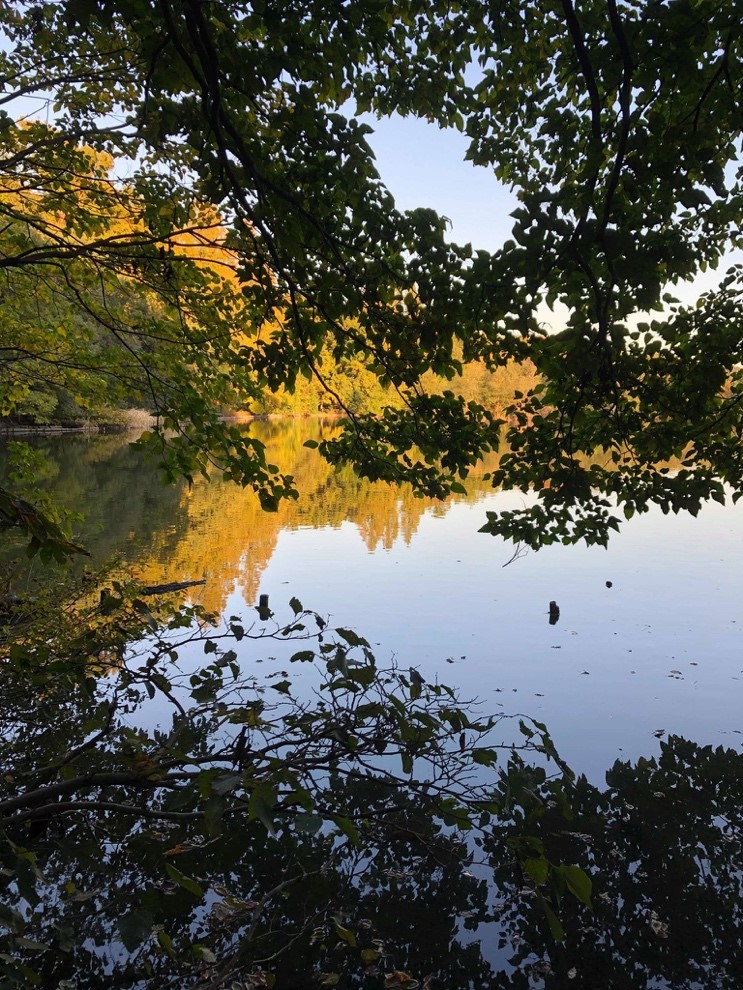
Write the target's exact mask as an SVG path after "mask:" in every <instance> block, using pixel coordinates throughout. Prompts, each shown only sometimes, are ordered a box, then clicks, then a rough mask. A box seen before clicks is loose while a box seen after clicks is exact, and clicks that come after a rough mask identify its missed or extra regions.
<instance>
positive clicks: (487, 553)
mask: <svg viewBox="0 0 743 990" xmlns="http://www.w3.org/2000/svg"><path fill="white" fill-rule="evenodd" d="M253 429H254V432H255V433H256V434H257V435H258V436H260V438H261V439H262V440H264V442H266V443H267V445H268V446H269V450H270V453H271V457H270V459H271V460H273V461H275V462H276V463H278V464H279V465H280V467H281V469H282V470H283V471H286V472H289V473H293V474H294V475H295V477H296V479H297V482H298V486H299V489H300V491H301V493H302V495H301V498H300V500H299V502H297V503H292V504H289V505H287V506H285V507H283V508H282V509H281V510H280V512H278V513H276V514H266V513H263V512H261V510H260V508H259V506H258V504H257V500H256V499H255V498H254V497H253V496H252V494H251V493H249V492H243V491H241V490H239V489H237V488H236V487H234V486H232V485H227V484H223V483H221V482H219V481H216V482H213V483H212V484H206V483H205V482H201V481H198V482H197V483H196V484H195V485H194V487H193V488H192V489H190V490H189V489H188V488H187V487H186V486H185V485H182V486H177V487H163V486H161V485H160V483H159V480H158V477H157V472H156V470H155V469H154V467H149V468H145V469H143V468H142V465H141V462H140V461H139V458H138V455H136V454H135V453H134V452H133V451H132V450H130V448H129V446H128V444H127V442H126V440H124V439H123V438H110V437H107V438H83V437H69V436H68V437H64V438H56V439H53V438H46V439H43V440H38V441H36V445H37V446H38V448H39V450H40V452H42V453H43V455H44V468H43V480H44V484H45V485H46V486H47V487H48V488H49V490H50V491H51V492H52V493H54V494H55V495H56V496H57V497H58V498H59V499H60V500H61V501H63V502H64V503H65V504H66V505H67V506H68V507H69V508H71V509H74V510H76V511H79V512H81V513H82V514H83V516H84V521H83V522H82V523H81V524H80V529H81V536H82V538H83V540H84V541H85V542H86V545H87V546H89V547H90V549H91V550H92V551H93V554H94V561H95V564H96V565H98V566H110V567H113V568H114V573H116V574H120V573H122V572H126V573H132V574H134V575H135V576H137V577H139V578H141V579H142V580H144V581H145V582H147V583H151V584H155V583H161V582H165V581H182V580H188V579H200V578H202V577H203V578H205V579H206V584H205V585H204V586H203V588H196V589H194V593H193V599H194V600H196V601H202V602H203V603H204V604H205V605H206V606H207V607H208V608H210V609H214V610H217V611H220V612H225V613H226V614H239V613H243V614H244V613H245V612H246V611H247V610H248V609H249V608H250V607H251V606H252V605H253V604H254V603H255V602H256V601H257V598H258V594H259V593H267V594H269V595H270V602H271V606H272V607H273V608H274V609H275V610H276V611H277V612H278V613H280V612H281V610H282V608H283V607H284V606H285V605H286V603H287V602H288V600H289V598H291V597H292V596H296V597H298V598H299V599H300V600H301V601H302V603H303V604H304V605H305V606H306V607H309V608H313V609H315V610H317V611H319V612H321V613H323V614H327V615H329V616H330V618H331V621H333V622H336V623H338V624H341V625H344V626H350V627H352V628H354V629H356V631H358V632H359V633H360V634H362V635H364V636H366V637H367V638H368V639H369V640H371V641H372V642H373V643H374V644H375V650H376V653H377V656H378V657H379V658H380V660H384V659H387V658H388V657H389V656H390V655H392V654H394V655H395V656H396V657H397V659H398V661H399V663H400V664H401V665H402V666H405V667H407V666H415V667H417V668H418V669H419V670H420V672H421V673H422V674H423V676H424V677H426V678H428V679H433V678H436V677H438V678H439V679H440V680H443V681H444V682H445V683H448V684H451V685H456V686H458V687H459V688H460V689H461V691H462V693H463V695H464V696H465V697H470V698H471V697H477V698H479V699H480V700H481V701H482V706H483V708H484V709H485V710H487V711H506V712H509V713H512V712H521V713H524V714H527V715H531V716H534V717H536V718H538V719H540V720H541V721H544V722H546V724H547V725H548V727H549V729H550V731H551V733H552V736H553V738H554V740H555V743H556V745H557V747H558V749H559V750H560V752H561V754H562V755H563V757H564V758H565V759H566V760H567V761H568V762H569V763H570V764H571V765H572V766H573V767H574V768H575V769H576V770H578V771H581V772H583V773H586V774H587V775H588V777H589V778H590V779H591V780H593V781H595V782H596V783H600V782H601V781H602V780H603V775H604V772H605V771H606V770H607V769H608V768H609V767H610V766H611V765H612V764H613V763H614V761H615V760H616V759H617V758H622V759H631V760H635V759H637V758H638V757H639V756H647V757H650V756H653V755H656V754H657V753H658V751H659V745H660V742H659V739H660V738H665V737H666V736H667V735H668V734H677V735H681V736H684V737H686V738H687V739H690V740H694V741H695V742H697V743H699V744H702V745H704V744H713V745H717V744H723V745H724V746H726V747H731V748H735V749H736V750H738V751H740V748H741V744H742V743H743V735H741V730H742V729H743V726H742V725H741V721H740V711H741V701H743V578H742V577H741V574H742V571H741V563H743V508H740V507H737V508H736V507H733V506H726V507H723V506H719V505H710V506H708V507H707V508H705V510H704V511H703V512H702V513H701V515H700V516H699V517H698V518H697V519H693V518H691V517H688V516H682V517H666V516H663V515H662V514H661V513H659V512H657V513H656V512H653V513H650V514H648V515H647V516H644V517H640V518H635V519H633V520H632V521H631V522H629V523H627V524H625V526H624V528H623V531H622V532H621V533H620V534H618V535H615V536H613V537H612V543H611V546H610V548H609V549H608V550H604V549H603V548H592V549H586V548H583V547H568V548H564V547H551V548H546V549H544V550H541V551H540V552H539V553H533V552H528V553H526V554H525V555H523V556H521V557H520V558H519V559H516V560H514V561H513V562H512V563H510V564H508V563H507V562H508V561H509V560H510V559H511V557H512V555H513V547H512V546H510V545H508V544H505V543H504V542H502V541H500V540H498V539H494V538H493V537H491V536H487V535H483V534H479V533H478V532H477V530H478V528H479V526H481V525H482V523H483V522H484V519H485V511H486V510H488V509H492V510H498V509H503V508H507V507H511V506H513V505H514V504H519V503H520V502H521V501H523V497H522V496H520V495H515V494H513V493H498V492H492V491H490V490H489V489H488V488H487V486H486V485H485V484H484V483H482V482H478V481H474V482H473V483H472V484H471V485H470V486H469V487H470V492H469V495H468V496H467V497H463V496H462V497H454V498H453V499H452V500H451V501H450V502H448V503H447V504H445V505H442V504H436V503H432V502H428V501H425V500H420V499H416V498H414V497H413V496H412V494H411V493H410V492H409V491H405V490H403V491H397V490H393V489H390V488H388V487H386V486H382V485H369V484H366V483H364V482H361V481H360V480H359V479H357V478H355V477H354V476H353V474H352V473H351V472H349V471H341V472H340V473H335V472H333V471H332V469H330V468H329V467H328V466H327V465H325V464H324V462H322V461H321V459H320V458H319V457H318V455H317V454H316V453H315V452H314V451H311V450H308V449H306V448H304V447H303V446H302V443H303V440H304V439H306V438H307V437H308V436H313V437H315V438H317V437H318V436H319V435H320V434H321V433H322V432H323V431H326V432H327V431H329V430H332V429H334V426H333V425H332V424H327V423H326V424H323V423H319V422H309V423H308V422H307V421H304V422H300V423H294V422H281V423H278V422H271V423H256V424H254V427H253ZM114 561H118V563H116V564H114V563H112V562H114ZM504 565H507V566H504ZM24 567H25V565H24ZM18 579H19V580H20V581H21V582H22V583H24V584H25V585H26V586H27V587H28V588H29V589H32V588H33V586H34V581H35V580H40V579H41V571H40V568H39V566H38V565H32V566H31V568H30V569H29V570H25V569H24V570H23V573H22V574H18ZM609 582H610V583H611V586H610V587H609V586H607V584H608V583H609ZM550 601H555V602H557V604H558V605H559V608H560V619H559V622H558V623H557V624H556V625H550V624H549V621H548V618H549V616H548V610H549V603H550Z"/></svg>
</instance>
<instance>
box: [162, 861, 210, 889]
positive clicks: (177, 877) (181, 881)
mask: <svg viewBox="0 0 743 990" xmlns="http://www.w3.org/2000/svg"><path fill="white" fill-rule="evenodd" d="M165 872H166V873H167V874H168V876H169V877H170V879H171V880H174V881H175V883H177V884H178V886H179V887H183V889H184V890H187V891H188V892H189V893H190V894H193V895H194V897H203V896H204V888H203V887H202V886H201V884H200V883H199V882H198V880H194V879H193V878H192V877H187V876H186V874H185V873H181V871H180V870H177V869H176V868H175V867H174V866H173V864H172V863H166V864H165Z"/></svg>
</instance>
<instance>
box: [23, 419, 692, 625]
mask: <svg viewBox="0 0 743 990" xmlns="http://www.w3.org/2000/svg"><path fill="white" fill-rule="evenodd" d="M338 429H339V424H338V421H337V420H335V421H334V420H316V419H303V420H286V419H283V420H266V421H254V422H253V423H252V424H251V425H250V430H251V432H252V433H253V435H254V436H256V437H257V438H258V439H260V440H261V441H263V443H265V444H266V447H267V450H268V454H269V460H270V461H272V462H273V463H275V464H276V465H277V466H278V467H279V468H280V470H281V471H282V472H284V473H286V474H292V475H294V476H295V478H296V481H297V485H298V488H299V490H300V492H301V496H300V498H299V500H298V501H297V502H288V503H285V504H283V505H282V506H281V508H280V509H279V511H278V512H275V513H267V512H264V511H263V510H262V509H261V508H260V505H259V503H258V500H257V499H256V498H255V496H254V495H253V494H252V492H250V491H244V490H243V489H241V488H239V487H237V486H236V485H234V484H233V483H231V482H224V481H221V480H220V479H219V478H215V479H214V480H212V481H211V482H206V481H205V480H203V479H197V481H196V482H195V483H194V485H193V487H192V488H190V489H189V488H187V487H186V486H185V484H180V485H178V486H174V487H172V486H171V487H168V486H166V487H163V486H162V484H161V483H160V480H159V477H158V474H157V471H156V469H155V467H154V465H152V464H144V465H143V464H142V461H141V459H140V457H139V456H138V455H137V454H136V453H135V452H133V451H132V450H131V449H130V448H129V446H128V443H127V441H126V440H124V439H122V438H121V437H116V438H113V437H106V438H101V439H98V440H87V441H86V440H83V439H81V438H71V437H70V438H64V439H63V440H56V441H52V440H48V439H47V440H43V441H40V442H39V443H38V444H37V445H36V446H37V449H38V450H39V451H41V452H43V454H44V455H45V457H46V458H47V459H48V461H49V470H48V471H46V472H45V476H46V478H47V481H46V483H45V487H48V488H49V490H50V492H51V494H52V495H53V497H54V498H55V499H57V500H58V502H59V504H61V505H64V506H65V507H67V508H69V509H75V510H79V511H81V512H82V513H83V514H84V515H85V521H84V524H83V526H82V529H81V531H80V532H79V533H77V534H76V535H77V536H78V538H79V539H80V540H81V541H82V542H83V543H84V544H85V545H86V546H87V547H88V548H89V549H90V550H91V551H92V553H93V560H94V562H95V565H96V566H98V567H101V568H107V577H106V578H105V583H106V584H110V582H111V581H112V580H113V579H114V578H115V577H118V578H119V579H121V578H124V577H126V576H127V574H131V575H133V576H134V577H136V578H137V579H138V580H140V581H141V582H142V583H144V584H146V585H159V584H167V583H170V582H173V581H187V580H199V579H201V578H206V584H205V585H203V586H199V587H195V588H192V589H189V590H188V591H185V592H183V593H182V597H183V599H184V600H185V599H186V598H190V599H191V600H193V601H197V602H200V603H201V604H203V605H204V606H205V607H206V608H208V609H209V610H211V611H215V612H220V611H222V610H223V608H224V606H225V602H226V599H227V597H228V596H229V595H230V594H231V593H232V592H233V591H238V592H239V593H240V594H241V595H242V597H244V598H245V600H246V601H248V602H253V601H256V599H257V597H258V591H259V586H260V581H261V577H262V575H263V572H264V570H265V569H266V566H267V565H268V562H269V561H270V559H271V557H272V555H273V553H274V550H275V548H276V544H277V541H278V537H279V534H280V533H281V531H282V530H295V529H300V528H305V527H307V528H313V529H316V528H323V527H331V528H338V527H340V526H341V524H342V523H344V522H345V523H350V524H352V525H353V526H355V527H356V529H357V531H358V533H359V535H360V537H361V539H362V540H363V542H364V544H365V545H366V547H368V549H369V550H370V551H373V550H375V549H377V548H380V547H382V548H384V549H385V550H389V549H391V547H392V546H393V545H394V543H395V542H396V541H398V540H403V541H404V542H405V543H408V542H409V541H410V540H411V539H412V537H413V536H414V535H415V533H416V531H417V529H418V527H419V525H420V521H421V518H422V516H423V515H424V513H426V512H427V511H428V512H432V513H434V514H435V515H437V516H442V515H444V514H445V513H446V512H447V511H448V506H447V505H446V504H444V503H440V502H435V501H431V500H428V499H421V498H416V497H415V496H414V495H413V493H412V491H411V489H410V488H409V487H408V486H403V487H401V488H395V487H392V486H389V485H386V484H383V483H378V484H369V483H368V482H366V481H364V480H362V479H360V478H358V477H356V475H355V474H354V473H353V471H352V470H351V469H350V468H344V469H341V470H339V471H336V470H334V469H333V468H332V467H330V466H329V465H328V464H327V463H326V462H325V461H324V460H323V459H322V458H321V457H320V456H319V454H318V453H317V452H316V451H315V450H309V449H308V448H306V447H304V446H303V444H304V441H305V440H306V439H308V438H312V439H315V440H317V439H321V438H322V437H328V436H331V435H332V434H333V433H334V432H336V431H337V430H338ZM600 459H602V460H603V459H604V458H603V457H602V458H600ZM497 460H498V458H497V455H492V457H491V458H489V459H488V463H487V464H483V466H482V471H490V470H493V468H494V467H495V466H496V463H497ZM585 463H586V465H588V464H589V463H590V458H585ZM671 467H673V465H671ZM467 489H468V494H467V495H466V496H464V495H461V496H453V498H454V499H455V500H457V501H462V500H467V501H474V500H477V499H479V498H481V497H483V495H485V494H486V493H487V492H489V491H491V490H492V489H491V487H490V484H489V483H488V482H485V481H483V480H482V478H481V477H471V478H470V479H469V480H468V481H467ZM117 557H120V558H122V560H123V566H117V565H116V564H114V565H113V567H112V566H111V563H112V562H113V561H115V560H116V558H117ZM6 559H7V557H6ZM97 595H98V589H95V590H94V591H93V590H91V596H92V597H91V600H94V599H95V600H97Z"/></svg>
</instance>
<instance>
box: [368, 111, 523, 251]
mask: <svg viewBox="0 0 743 990" xmlns="http://www.w3.org/2000/svg"><path fill="white" fill-rule="evenodd" d="M362 119H363V120H364V122H365V123H368V124H369V125H370V126H371V127H373V128H374V134H371V135H369V137H368V138H367V140H368V142H369V144H370V145H371V147H372V149H373V150H374V154H375V155H376V159H377V168H378V170H379V173H380V175H381V176H382V179H383V180H384V183H385V185H386V186H387V188H388V189H389V190H390V192H391V193H392V194H393V196H394V197H395V200H396V202H397V206H398V207H399V208H400V209H402V210H412V209H415V208H416V207H418V206H425V207H430V208H432V209H434V210H436V212H437V213H439V214H442V215H443V216H445V217H448V218H449V220H450V221H451V225H452V226H451V230H450V232H449V236H450V239H451V240H453V241H456V242H457V243H459V244H466V243H467V242H470V243H471V244H472V246H473V247H474V248H484V249H485V250H490V251H493V250H495V249H497V248H499V247H500V246H501V245H502V244H503V242H504V241H506V240H508V237H509V236H510V233H511V227H512V225H513V220H512V218H511V217H510V216H509V214H510V213H511V211H512V210H515V209H516V197H515V196H514V195H513V193H511V192H510V191H509V190H508V189H507V188H506V187H505V186H504V185H503V184H502V183H500V182H499V181H498V180H497V179H496V177H495V175H494V174H493V172H492V170H490V169H486V168H482V167H479V166H475V165H473V164H472V163H471V162H466V161H464V154H465V152H466V150H467V145H468V139H467V137H465V135H463V134H460V133H459V131H456V130H454V129H450V130H441V129H440V128H438V127H436V126H435V125H433V124H429V123H428V122H427V121H425V120H418V119H415V118H413V117H407V118H402V117H399V116H397V115H395V116H393V117H390V118H386V119H384V120H376V119H375V118H374V117H372V116H370V115H364V117H363V118H362Z"/></svg>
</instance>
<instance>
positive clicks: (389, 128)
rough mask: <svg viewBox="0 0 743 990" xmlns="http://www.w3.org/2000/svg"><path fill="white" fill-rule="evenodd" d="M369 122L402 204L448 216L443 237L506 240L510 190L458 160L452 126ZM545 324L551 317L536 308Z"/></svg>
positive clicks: (693, 292) (734, 255)
mask: <svg viewBox="0 0 743 990" xmlns="http://www.w3.org/2000/svg"><path fill="white" fill-rule="evenodd" d="M361 119H363V121H364V122H365V123H368V124H369V125H370V126H371V127H373V128H374V133H373V134H371V135H369V137H368V138H367V140H368V142H369V144H370V145H371V147H372V149H373V150H374V153H375V155H376V161H377V168H378V170H379V173H380V175H381V177H382V179H383V181H384V182H385V185H386V186H387V188H388V189H389V190H390V192H391V193H392V194H393V196H394V197H395V200H396V202H397V206H398V208H400V209H403V210H411V209H415V208H416V207H418V206H425V207H431V208H432V209H434V210H436V212H437V213H439V214H442V215H443V216H445V217H448V218H449V220H450V221H451V229H450V232H449V237H450V239H451V240H452V241H456V242H457V243H460V244H465V243H467V242H470V243H471V244H472V246H473V247H474V248H484V249H485V250H490V251H493V250H497V249H498V248H499V247H501V245H502V244H503V243H504V242H505V241H506V240H508V238H509V236H510V233H511V227H512V224H513V220H512V218H511V217H510V216H509V214H510V213H511V212H512V211H513V210H515V209H516V206H517V201H516V197H515V195H514V194H513V193H512V192H511V191H510V190H509V189H508V188H507V187H506V186H504V185H503V184H502V183H500V182H499V181H498V180H497V179H496V177H495V175H494V174H493V172H492V171H491V170H490V169H486V168H482V167H479V166H474V165H472V163H471V162H467V161H465V160H464V154H465V152H466V150H467V144H468V139H467V138H466V136H465V135H463V134H460V133H459V132H458V131H456V130H454V129H449V130H441V129H440V128H439V127H437V126H436V125H434V124H429V123H428V122H427V121H425V120H419V119H416V118H413V117H407V118H402V117H399V116H397V115H394V116H392V117H390V118H385V119H383V120H377V119H376V118H374V117H373V116H371V115H369V114H365V115H363V117H362V118H361ZM742 262H743V252H742V251H739V250H735V251H730V252H729V254H728V255H727V256H726V258H725V259H723V262H722V264H721V265H720V267H719V268H718V269H717V271H713V270H708V271H707V272H704V273H701V272H700V273H699V274H698V275H697V277H696V278H695V279H694V280H693V281H692V282H690V283H684V284H682V285H679V286H676V287H671V290H670V291H671V292H673V293H674V294H675V295H677V297H678V298H680V299H681V300H682V301H683V302H686V303H691V302H692V301H694V300H695V299H696V298H697V297H698V296H699V294H700V293H701V292H704V291H708V290H709V289H712V288H714V287H715V286H716V285H717V284H718V283H719V282H720V280H721V278H722V275H723V274H724V272H725V271H727V269H728V267H729V265H731V264H736V263H737V264H740V263H742ZM542 316H543V318H544V319H545V321H546V322H547V323H548V324H553V325H555V328H556V329H557V325H556V323H559V318H558V320H557V321H556V323H555V321H553V320H552V319H550V318H549V316H548V314H547V313H543V314H542Z"/></svg>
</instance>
